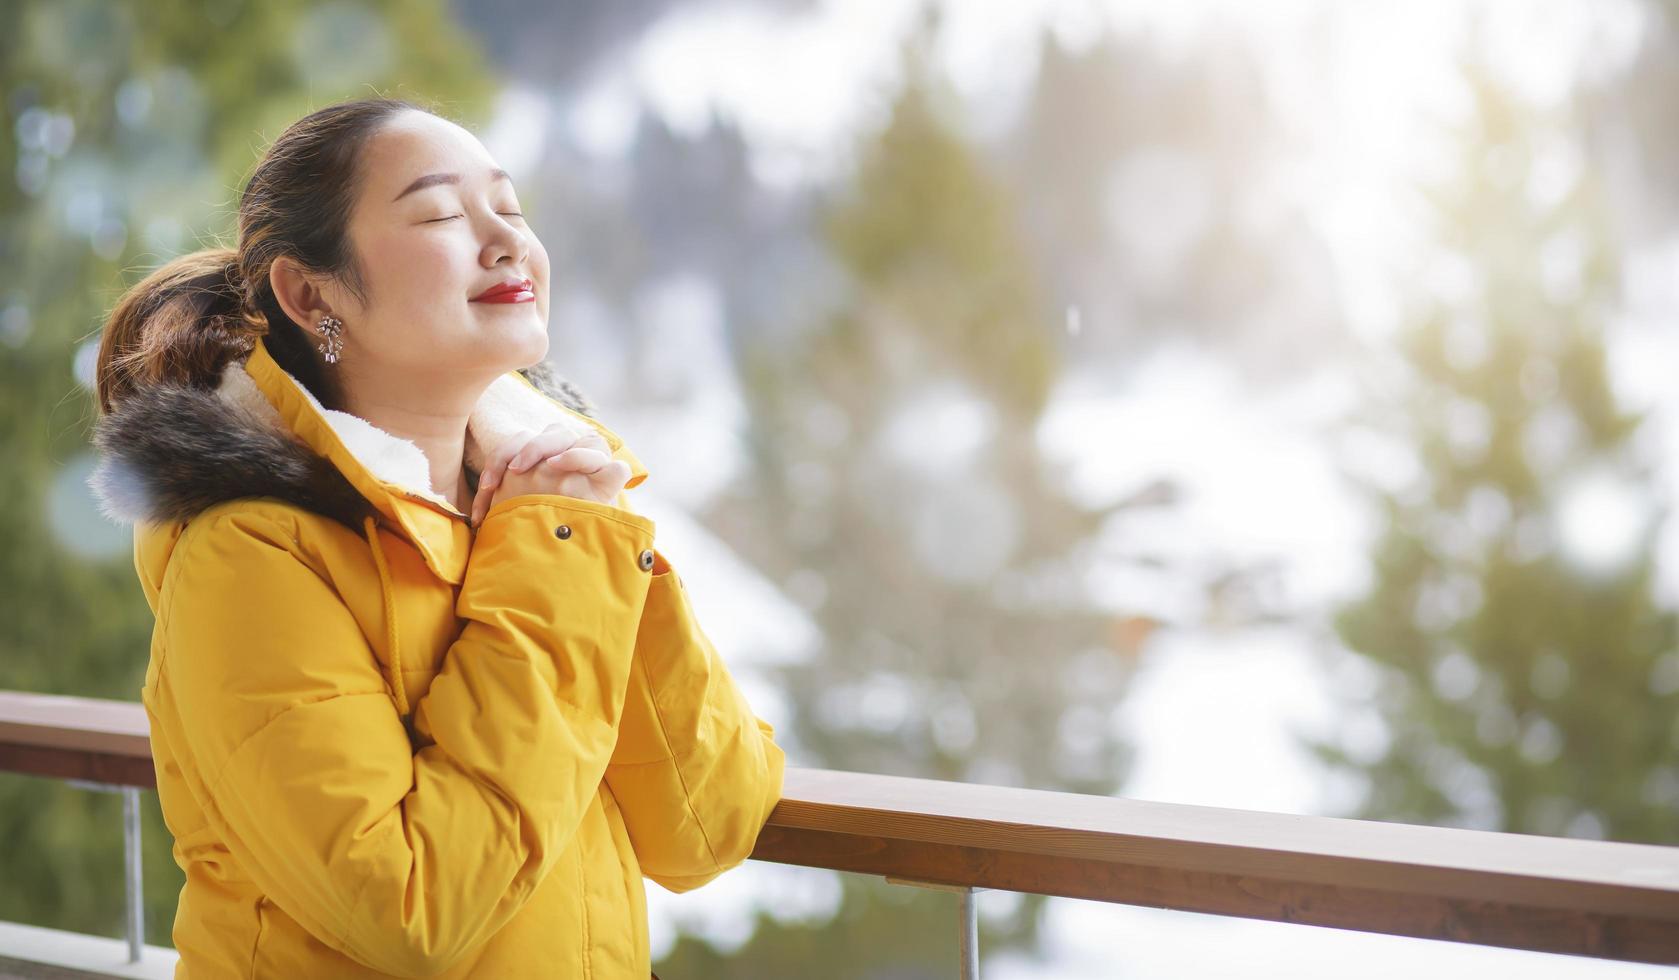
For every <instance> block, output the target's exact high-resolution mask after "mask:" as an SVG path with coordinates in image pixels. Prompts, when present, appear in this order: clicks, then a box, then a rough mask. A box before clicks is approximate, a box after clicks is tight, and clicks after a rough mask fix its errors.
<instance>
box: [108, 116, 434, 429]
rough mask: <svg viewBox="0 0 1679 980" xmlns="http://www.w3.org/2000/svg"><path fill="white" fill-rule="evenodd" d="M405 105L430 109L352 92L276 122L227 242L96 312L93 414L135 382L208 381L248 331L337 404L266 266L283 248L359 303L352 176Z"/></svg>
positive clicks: (243, 346) (247, 342)
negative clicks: (233, 243) (100, 324)
mask: <svg viewBox="0 0 1679 980" xmlns="http://www.w3.org/2000/svg"><path fill="white" fill-rule="evenodd" d="M406 111H418V112H428V113H431V114H433V115H440V113H438V112H437V110H436V109H435V108H433V107H431V106H421V105H417V104H415V103H413V102H409V101H406V100H403V99H387V98H369V99H356V100H352V101H346V102H338V103H335V104H333V105H329V106H326V107H325V108H322V109H317V110H316V111H314V112H311V113H310V114H309V115H307V116H304V117H303V118H302V119H299V120H298V121H296V122H294V123H292V124H291V125H290V126H288V127H286V130H285V132H283V133H281V134H280V135H279V137H278V138H277V139H275V140H274V142H273V143H272V144H271V145H270V146H269V147H268V150H267V152H265V153H264V154H263V155H262V159H261V160H260V161H258V162H257V165H256V168H255V169H254V170H253V171H252V172H251V177H250V179H249V180H248V181H247V182H246V183H245V186H244V188H243V190H242V191H241V192H240V195H239V238H238V244H237V247H235V248H226V247H215V248H206V249H201V250H199V251H197V252H193V253H191V254H188V255H183V256H180V257H179V258H176V259H172V260H171V261H169V262H167V263H165V264H164V265H163V266H162V267H160V268H158V269H157V270H155V271H153V272H152V273H151V274H150V275H148V276H147V277H146V278H145V279H143V280H141V281H140V282H138V283H136V284H135V285H134V286H133V287H132V288H130V289H129V290H128V291H127V292H125V293H124V294H123V295H122V297H121V299H119V300H118V301H117V304H116V306H115V307H114V308H113V309H112V310H111V312H110V314H109V316H107V317H106V320H105V326H104V331H103V336H102V337H101V339H100V343H99V358H98V362H97V367H96V369H95V383H94V394H95V398H96V401H97V404H98V411H99V414H100V415H101V416H103V415H105V414H107V413H109V412H110V411H111V410H112V408H113V406H114V404H115V403H116V402H118V401H121V400H122V398H123V397H124V396H125V395H126V394H128V393H129V392H131V391H133V390H134V389H136V388H138V387H143V386H148V385H152V384H158V383H167V384H177V385H190V386H193V387H201V388H208V387H214V386H215V385H216V383H217V381H218V380H219V378H220V376H221V371H222V368H223V367H225V366H226V365H227V363H228V362H229V361H231V360H233V359H235V358H243V357H244V356H245V355H247V354H249V353H250V351H251V349H252V347H253V346H254V345H255V343H256V338H258V337H262V338H264V343H265V344H266V346H267V347H268V350H269V352H270V353H271V354H273V356H274V359H275V361H277V362H278V363H279V364H280V366H281V367H283V368H285V369H286V370H287V371H289V372H290V373H291V374H292V376H294V377H296V378H297V379H298V381H300V382H302V384H303V385H304V386H305V387H307V388H308V389H309V390H310V392H311V393H312V394H314V395H315V397H316V398H318V399H319V400H320V402H321V404H322V405H325V406H327V407H334V406H336V405H337V404H338V403H339V399H338V392H337V390H336V386H335V385H334V384H333V382H332V379H331V378H330V377H329V376H328V375H327V373H326V371H325V370H324V369H323V367H322V363H323V362H322V359H321V358H319V357H318V356H316V355H315V353H314V346H313V343H312V341H311V339H310V335H309V334H308V333H306V332H305V331H304V329H303V328H302V327H301V326H299V325H298V324H296V323H293V322H292V320H291V318H290V317H288V316H286V313H285V311H284V310H283V309H281V308H280V304H279V301H278V300H276V299H275V297H274V288H273V286H272V285H271V284H270V283H269V281H268V274H269V269H270V267H272V266H273V264H274V260H275V259H277V258H279V257H280V256H283V255H284V256H290V257H291V258H292V259H294V260H295V261H297V262H298V263H299V264H300V265H302V266H303V268H305V269H307V270H308V271H310V272H312V273H316V274H320V275H326V276H330V277H333V278H336V279H337V280H338V281H339V282H341V283H343V284H344V286H345V288H347V289H348V290H349V291H350V293H351V294H352V295H354V296H355V297H356V298H357V299H358V300H360V301H362V302H366V300H367V295H366V291H365V290H366V283H365V280H364V279H363V278H362V270H361V267H360V264H359V262H358V260H357V257H356V255H355V252H354V250H353V249H352V248H351V245H350V240H349V235H348V233H347V226H348V224H349V220H350V212H351V209H352V207H353V206H354V204H355V200H356V195H357V193H358V192H359V190H360V187H361V183H362V179H363V175H362V173H361V168H360V166H359V163H360V158H361V151H362V148H363V147H364V146H365V145H366V143H367V141H368V139H369V138H370V137H372V136H373V135H374V134H375V133H377V132H378V131H379V129H380V128H381V127H382V126H383V125H384V124H385V123H386V122H387V121H388V120H389V119H390V118H391V117H393V116H395V115H397V114H399V113H402V112H406Z"/></svg>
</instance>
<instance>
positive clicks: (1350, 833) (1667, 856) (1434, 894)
mask: <svg viewBox="0 0 1679 980" xmlns="http://www.w3.org/2000/svg"><path fill="white" fill-rule="evenodd" d="M147 730H148V729H147V722H146V715H145V711H144V709H143V708H142V707H141V706H140V705H139V704H136V703H130V702H121V701H106V700H99V699H93V698H79V697H65V696H48V695H39V694H25V693H20V692H11V691H3V692H0V771H12V772H25V773H33V774H36V775H44V776H53V777H57V778H72V779H89V780H98V781H101V782H109V783H118V784H122V785H131V786H146V787H150V786H153V785H155V780H154V775H153V772H152V768H151V761H150V754H149V749H148V742H147ZM752 857H753V858H755V859H758V860H763V861H774V862H778V863H782V864H794V865H802V866H806V867H813V868H832V869H835V870H838V871H852V872H859V873H863V874H872V875H882V876H889V877H893V878H904V879H912V880H918V881H925V882H930V883H935V884H946V885H968V886H973V887H978V888H998V889H1005V890H1009V891H1022V892H1035V893H1038V894H1044V895H1057V896H1065V897H1070V898H1085V899H1097V900H1101V901H1109V902H1120V903H1124V904H1128V905H1147V906H1154V907H1158V908H1170V909H1179V910H1183V911H1190V912H1208V913H1213V914H1218V915H1233V916H1242V917H1246V918H1253V919H1272V920H1276V921H1282V922H1296V923H1306V924H1311V925H1320V926H1332V927H1336V928H1342V929H1355V930H1359V931H1363V932H1377V933H1387V934H1392V935H1401V936H1416V937H1421V938H1426V939H1446V940H1453V941H1458V942H1467V943H1474V944H1478V945H1487V946H1505V947H1511V948H1517V949H1530V950H1540V951H1544V952H1553V953H1572V954H1577V955H1585V956H1594V957H1601V958H1606V959H1617V960H1634V961H1641V962H1651V963H1679V847H1661V846H1657V845H1651V844H1630V843H1620V842H1612V841H1594V840H1576V839H1571V838H1558V837H1540V836H1534V835H1528V834H1509V833H1495V832H1491V831H1482V830H1464V829H1458V828H1451V827H1426V826H1417V825H1412V824H1401V823H1387V822H1382V821H1374V820H1348V819H1343V818H1338V817H1318V816H1304V815H1297V814H1284V813H1266V812H1261V811H1252V810H1234V809H1225V808H1222V807H1206V806H1190V805H1185V804H1176V803H1157V802H1151V801H1147V800H1129V799H1123V798H1116V797H1102V796H1083V795H1077V794H1072V793H1052V792H1045V791H1041V790H1029V789H1013V788H1009V787H1002V786H980V785H972V784H967V783H947V782H939V781H935V780H927V779H909V778H904V777H899V776H881V775H872V774H865V773H850V772H834V771H828V770H817V769H790V770H788V772H787V778H786V783H785V786H784V792H783V798H782V801H781V803H780V804H779V805H778V806H777V807H776V808H775V812H774V813H772V814H771V815H770V818H769V822H768V824H767V825H766V826H765V827H764V829H763V832H762V833H761V834H760V835H759V838H758V844H757V849H756V850H755V851H754V852H753V854H752Z"/></svg>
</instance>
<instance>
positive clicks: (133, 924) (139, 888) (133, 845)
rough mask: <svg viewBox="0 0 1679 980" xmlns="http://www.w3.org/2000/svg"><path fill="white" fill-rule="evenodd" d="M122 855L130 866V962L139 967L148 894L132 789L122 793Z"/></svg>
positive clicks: (135, 795) (136, 797)
mask: <svg viewBox="0 0 1679 980" xmlns="http://www.w3.org/2000/svg"><path fill="white" fill-rule="evenodd" d="M122 852H123V854H122V856H123V861H124V863H125V864H126V865H127V866H128V873H127V875H126V877H127V888H126V889H125V891H126V893H127V894H126V901H127V902H128V962H130V963H138V962H140V953H141V951H142V950H144V949H145V946H146V890H145V879H144V878H143V877H142V876H141V874H140V791H139V790H138V789H136V788H135V787H133V786H124V787H123V789H122Z"/></svg>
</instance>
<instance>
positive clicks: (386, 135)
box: [362, 112, 496, 205]
mask: <svg viewBox="0 0 1679 980" xmlns="http://www.w3.org/2000/svg"><path fill="white" fill-rule="evenodd" d="M362 163H363V166H364V168H365V171H364V173H365V177H366V185H365V186H366V191H367V193H366V194H365V195H364V199H365V200H367V201H368V202H369V203H375V204H386V205H389V204H392V198H394V197H396V196H397V195H398V194H400V193H402V191H403V189H404V188H406V187H408V186H409V185H410V184H412V183H413V182H414V180H415V179H416V178H419V177H424V176H426V175H428V174H435V173H457V174H460V175H461V176H462V178H463V181H464V183H465V184H466V185H471V184H474V183H485V182H488V181H489V180H490V175H491V171H492V170H493V169H495V165H496V164H495V160H494V159H493V158H491V156H490V153H489V151H488V150H486V149H484V144H482V143H480V142H479V141H478V138H477V137H476V136H473V135H472V134H471V133H470V132H468V131H467V130H465V129H463V128H462V127H460V126H458V125H456V124H455V123H452V122H450V121H448V120H447V119H439V118H438V117H436V116H433V115H431V114H429V113H424V112H405V113H402V114H401V115H399V116H396V117H395V118H393V119H391V120H389V121H387V122H386V123H385V125H384V126H383V127H381V128H380V130H379V132H377V133H375V134H374V135H373V137H372V138H371V139H369V140H368V141H367V144H366V145H365V146H364V147H363V150H362ZM412 197H413V195H410V197H409V198H404V201H407V200H409V199H410V198H412Z"/></svg>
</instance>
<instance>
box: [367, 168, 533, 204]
mask: <svg viewBox="0 0 1679 980" xmlns="http://www.w3.org/2000/svg"><path fill="white" fill-rule="evenodd" d="M512 179H513V178H512V176H511V175H510V174H508V172H507V171H505V170H503V169H501V168H500V167H494V168H492V169H491V170H490V180H492V181H495V180H512ZM460 182H461V175H460V174H426V175H425V176H424V177H419V178H416V179H415V181H414V182H413V183H412V184H409V185H408V186H407V187H405V188H403V190H402V193H401V194H398V195H397V196H395V197H393V198H391V203H393V204H394V203H396V202H397V201H400V200H402V199H403V198H404V197H407V196H408V195H409V194H412V193H414V192H415V191H423V190H425V189H426V188H427V187H432V186H435V185H437V184H458V183H460Z"/></svg>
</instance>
